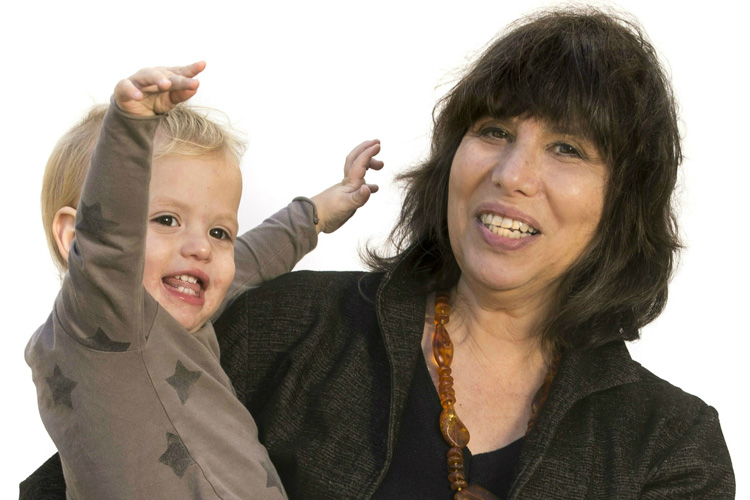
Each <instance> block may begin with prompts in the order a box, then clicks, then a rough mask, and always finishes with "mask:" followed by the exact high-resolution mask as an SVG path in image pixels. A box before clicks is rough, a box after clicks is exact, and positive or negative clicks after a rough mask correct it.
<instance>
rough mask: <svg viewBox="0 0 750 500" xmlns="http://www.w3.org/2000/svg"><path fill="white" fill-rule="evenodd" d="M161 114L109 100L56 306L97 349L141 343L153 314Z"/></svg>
mask: <svg viewBox="0 0 750 500" xmlns="http://www.w3.org/2000/svg"><path fill="white" fill-rule="evenodd" d="M159 121H160V118H159V117H158V116H156V117H147V118H140V117H130V116H128V115H126V114H125V113H123V112H122V111H120V110H119V109H118V108H117V105H116V104H114V103H112V104H111V105H110V108H109V110H108V111H107V113H106V115H105V117H104V122H103V125H102V129H101V132H100V135H99V140H98V142H97V145H96V147H95V149H94V152H93V154H92V158H91V165H90V167H89V170H88V173H87V174H86V181H85V182H84V186H83V191H82V193H81V199H80V202H79V204H78V210H77V215H76V225H75V228H76V236H75V239H74V241H73V244H72V246H71V249H70V253H69V255H68V270H69V271H68V274H67V275H66V277H65V280H64V282H63V287H62V290H61V293H60V295H59V296H58V299H57V301H56V303H55V312H56V313H57V314H56V315H57V317H58V319H59V321H60V324H61V326H62V327H63V328H64V329H65V331H66V332H67V333H68V334H69V335H72V336H73V337H74V338H77V340H78V341H79V342H80V343H82V344H84V345H86V346H87V347H90V348H92V349H95V350H100V351H125V350H133V349H138V348H141V347H143V341H145V337H146V336H147V335H148V329H149V328H150V324H151V322H152V321H153V318H154V316H155V314H156V303H155V301H153V300H146V291H145V289H144V288H143V284H142V281H143V266H144V255H145V245H146V219H147V217H148V192H149V190H148V189H149V181H150V178H151V160H152V152H153V142H154V134H155V133H156V128H157V126H158V125H159Z"/></svg>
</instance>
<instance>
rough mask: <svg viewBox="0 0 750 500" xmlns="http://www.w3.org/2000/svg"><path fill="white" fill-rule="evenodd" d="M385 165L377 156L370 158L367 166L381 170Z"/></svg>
mask: <svg viewBox="0 0 750 500" xmlns="http://www.w3.org/2000/svg"><path fill="white" fill-rule="evenodd" d="M384 165H385V163H383V162H382V161H380V160H376V159H375V158H370V163H369V164H368V165H367V168H369V169H370V170H380V169H381V168H383V166H384Z"/></svg>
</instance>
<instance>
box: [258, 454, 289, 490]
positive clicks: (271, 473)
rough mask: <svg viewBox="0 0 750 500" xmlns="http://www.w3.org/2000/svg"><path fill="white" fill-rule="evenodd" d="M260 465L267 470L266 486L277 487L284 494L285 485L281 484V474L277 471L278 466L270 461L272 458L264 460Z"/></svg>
mask: <svg viewBox="0 0 750 500" xmlns="http://www.w3.org/2000/svg"><path fill="white" fill-rule="evenodd" d="M260 465H262V466H263V468H264V469H265V470H266V488H276V489H278V490H279V493H281V495H282V496H283V495H284V487H283V486H282V485H281V480H280V479H279V475H278V474H277V473H276V468H275V467H274V466H273V464H272V463H271V462H270V460H263V461H262V462H261V463H260Z"/></svg>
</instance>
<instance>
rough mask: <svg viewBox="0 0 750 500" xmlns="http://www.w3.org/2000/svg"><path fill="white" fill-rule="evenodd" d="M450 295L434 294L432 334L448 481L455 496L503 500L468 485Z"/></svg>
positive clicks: (544, 390)
mask: <svg viewBox="0 0 750 500" xmlns="http://www.w3.org/2000/svg"><path fill="white" fill-rule="evenodd" d="M449 300H450V299H449V297H448V295H447V294H445V293H438V294H437V295H436V296H435V333H434V334H433V336H432V353H433V356H435V361H436V362H437V365H438V368H437V373H438V394H439V396H440V405H441V406H442V407H443V411H442V412H441V413H440V430H441V431H442V433H443V437H444V438H445V441H446V442H447V443H448V445H449V446H450V447H451V448H450V450H448V481H450V483H451V489H452V490H453V491H455V492H456V494H455V495H454V497H453V498H454V499H455V500H472V499H476V500H500V498H499V497H497V496H496V495H493V494H492V493H490V492H489V491H487V490H486V489H484V488H482V487H481V486H479V485H476V484H472V485H469V484H468V483H467V482H466V474H465V473H464V454H463V449H464V448H465V447H466V445H468V444H469V430H468V429H467V428H466V426H465V425H464V424H463V422H461V419H459V418H458V415H457V414H456V409H455V407H454V405H455V404H456V393H455V391H454V390H453V376H452V375H451V368H450V367H451V362H452V361H453V343H452V342H451V338H450V336H449V335H448V331H447V330H446V329H445V324H446V323H448V321H449V319H450V312H451V306H450V302H449ZM559 361H560V356H559V355H558V356H555V357H554V359H553V361H552V364H551V365H550V368H549V370H548V371H547V375H545V377H544V383H542V386H541V387H540V388H539V390H538V391H537V392H536V394H535V395H534V399H533V401H532V403H531V417H530V418H529V424H528V426H527V427H526V434H528V433H529V431H530V430H531V428H532V427H533V426H534V422H535V421H536V418H537V416H538V415H539V412H540V410H541V409H542V406H543V405H544V402H545V401H546V400H547V394H548V393H549V388H550V385H552V379H554V378H555V373H556V372H557V365H558V363H559Z"/></svg>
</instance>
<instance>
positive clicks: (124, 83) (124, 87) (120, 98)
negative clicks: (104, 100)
mask: <svg viewBox="0 0 750 500" xmlns="http://www.w3.org/2000/svg"><path fill="white" fill-rule="evenodd" d="M114 96H115V101H117V102H126V101H132V100H135V101H139V100H141V99H142V98H143V92H141V91H140V90H139V89H138V87H136V86H135V84H134V83H133V81H132V80H131V79H130V78H124V79H122V80H120V81H119V82H117V85H115V91H114Z"/></svg>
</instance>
